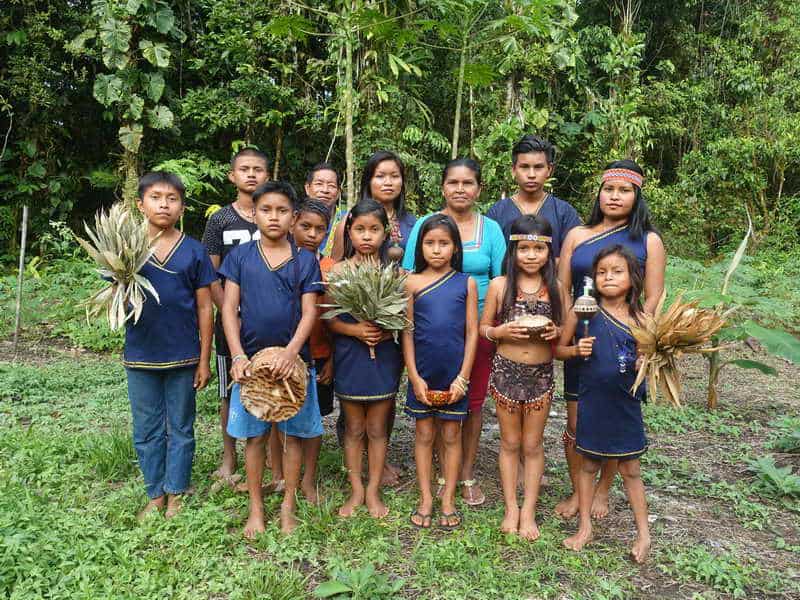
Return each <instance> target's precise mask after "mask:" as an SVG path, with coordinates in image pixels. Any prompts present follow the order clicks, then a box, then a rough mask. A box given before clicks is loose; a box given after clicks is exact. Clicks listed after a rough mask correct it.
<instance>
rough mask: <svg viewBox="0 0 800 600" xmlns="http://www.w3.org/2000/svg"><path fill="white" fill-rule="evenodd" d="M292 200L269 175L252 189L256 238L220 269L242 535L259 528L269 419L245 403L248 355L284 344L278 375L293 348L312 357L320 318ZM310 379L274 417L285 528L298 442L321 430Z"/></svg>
mask: <svg viewBox="0 0 800 600" xmlns="http://www.w3.org/2000/svg"><path fill="white" fill-rule="evenodd" d="M296 206H297V196H296V195H295V192H294V190H293V189H292V186H290V185H289V184H288V183H284V182H282V181H268V182H267V183H264V184H262V185H260V186H259V187H258V188H257V189H256V190H255V191H254V192H253V209H254V211H255V215H254V217H255V222H256V225H258V230H259V232H260V233H261V237H260V239H258V240H254V241H251V242H248V243H246V244H240V245H239V246H237V247H236V248H234V249H233V250H232V251H231V252H230V253H229V254H228V256H227V257H226V258H225V260H224V262H223V263H222V268H221V269H220V271H219V272H220V275H222V276H223V277H225V280H226V283H225V298H224V301H223V303H222V325H223V327H224V328H225V338H226V339H227V341H228V347H229V348H230V351H231V361H232V363H233V366H232V368H231V377H232V378H233V380H234V382H236V383H235V384H234V386H233V389H232V390H231V401H230V413H229V415H228V434H230V435H231V436H233V437H235V438H246V439H247V444H246V446H245V469H246V471H247V491H248V493H249V496H250V507H249V516H248V519H247V523H246V524H245V528H244V535H245V537H248V538H253V537H255V536H256V535H257V534H259V533H263V532H264V503H263V498H262V489H261V479H262V476H263V474H264V457H265V454H266V440H267V438H268V437H269V431H270V425H271V424H270V423H267V422H265V421H261V420H259V419H257V418H256V417H254V416H253V415H251V414H250V413H248V412H247V411H246V410H245V409H244V407H243V406H242V403H241V400H240V386H239V384H240V383H241V382H242V381H243V380H244V379H246V378H247V377H248V376H249V375H250V357H252V356H253V354H255V353H256V352H258V351H259V350H261V349H263V348H267V347H270V346H283V347H284V350H283V352H281V354H279V355H278V357H277V358H276V360H275V361H274V362H273V364H272V370H273V373H274V374H275V375H276V376H277V377H279V378H280V377H286V376H288V375H289V374H290V373H291V370H292V368H293V365H294V361H295V359H296V358H297V356H298V354H299V355H300V356H301V357H302V359H303V360H304V361H305V362H306V364H310V363H311V356H310V353H309V349H308V344H307V341H308V337H309V335H310V334H311V329H312V327H313V326H314V322H315V321H316V318H317V296H318V294H320V293H322V291H323V288H322V284H321V283H320V282H321V281H322V275H321V274H320V269H319V263H318V262H317V258H316V256H314V254H313V253H311V252H309V251H308V250H305V249H297V248H296V247H295V246H294V244H292V243H291V242H290V241H289V239H288V234H289V229H290V228H291V226H292V223H293V221H294V218H295V211H296ZM315 379H316V373H315V372H314V369H313V368H309V381H310V382H312V384H311V385H308V386H307V392H306V400H305V402H304V404H303V406H302V408H301V409H300V412H298V413H297V414H296V415H295V416H294V417H292V418H291V419H289V420H288V421H284V422H282V423H278V429H279V431H280V432H281V436H282V438H283V439H282V441H283V445H284V452H283V474H284V478H285V481H286V484H285V486H286V487H285V489H284V496H283V502H282V504H281V515H280V521H281V531H283V532H284V533H291V532H292V531H293V530H294V528H295V527H296V526H297V520H296V517H295V510H296V499H295V493H296V491H297V487H298V484H299V480H300V464H301V459H302V445H301V440H302V439H310V438H315V437H318V436H320V435H322V418H321V417H320V413H319V404H318V400H317V394H316V386H315V385H313V381H314V380H315Z"/></svg>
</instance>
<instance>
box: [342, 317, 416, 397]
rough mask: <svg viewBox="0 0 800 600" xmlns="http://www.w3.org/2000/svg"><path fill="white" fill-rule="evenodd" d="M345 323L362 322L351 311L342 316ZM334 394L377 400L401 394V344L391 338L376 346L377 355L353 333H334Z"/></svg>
mask: <svg viewBox="0 0 800 600" xmlns="http://www.w3.org/2000/svg"><path fill="white" fill-rule="evenodd" d="M338 318H339V319H341V320H342V321H344V322H345V323H357V322H358V321H357V320H356V319H354V318H353V317H351V316H350V315H348V314H344V315H339V317H338ZM333 369H334V393H335V394H336V396H337V397H338V398H339V400H349V401H350V402H377V401H379V400H389V399H392V398H394V397H395V396H396V395H397V388H398V387H399V386H400V373H401V372H402V370H403V356H402V354H401V352H400V346H399V344H396V343H395V341H394V340H393V339H388V340H385V341H383V342H381V343H380V344H378V345H377V346H375V358H374V359H373V358H371V357H370V354H369V346H367V345H366V344H365V343H364V342H362V341H361V340H359V339H358V338H354V337H352V336H349V335H338V334H337V335H334V336H333Z"/></svg>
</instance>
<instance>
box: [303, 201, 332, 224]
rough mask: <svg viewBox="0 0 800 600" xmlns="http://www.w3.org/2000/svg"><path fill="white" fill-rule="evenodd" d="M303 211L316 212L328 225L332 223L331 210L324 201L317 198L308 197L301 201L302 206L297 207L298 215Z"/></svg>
mask: <svg viewBox="0 0 800 600" xmlns="http://www.w3.org/2000/svg"><path fill="white" fill-rule="evenodd" d="M303 213H314V214H315V215H319V216H320V217H322V218H323V219H324V220H325V224H326V225H330V223H331V211H329V210H328V207H327V206H325V203H324V202H322V201H321V200H317V199H316V198H306V199H305V200H303V201H302V202H301V203H300V206H299V207H298V208H297V215H298V216H300V215H302V214H303Z"/></svg>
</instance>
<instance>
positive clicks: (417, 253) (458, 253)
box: [414, 213, 464, 273]
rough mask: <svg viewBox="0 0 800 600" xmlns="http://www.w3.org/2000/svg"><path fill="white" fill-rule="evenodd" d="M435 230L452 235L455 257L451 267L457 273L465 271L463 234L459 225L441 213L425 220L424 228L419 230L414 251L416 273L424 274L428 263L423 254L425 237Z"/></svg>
mask: <svg viewBox="0 0 800 600" xmlns="http://www.w3.org/2000/svg"><path fill="white" fill-rule="evenodd" d="M434 229H444V230H445V231H446V232H447V233H449V234H450V239H451V240H453V246H454V248H455V249H454V251H453V256H451V257H450V266H451V267H453V268H454V269H455V270H456V271H459V272H461V271H463V270H464V268H463V264H464V249H463V247H462V246H461V234H460V233H459V232H458V225H456V222H455V221H453V219H451V218H450V217H448V216H447V215H443V214H441V213H438V214H435V215H433V216H432V217H428V218H427V219H425V222H424V223H423V224H422V227H420V228H419V233H418V234H417V247H416V248H415V249H414V272H415V273H422V272H423V271H424V270H425V267H427V266H428V263H427V262H425V256H424V255H423V253H422V245H423V244H422V242H423V241H424V239H425V236H426V235H427V234H428V233H430V232H431V231H433V230H434Z"/></svg>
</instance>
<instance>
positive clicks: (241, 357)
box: [231, 354, 247, 363]
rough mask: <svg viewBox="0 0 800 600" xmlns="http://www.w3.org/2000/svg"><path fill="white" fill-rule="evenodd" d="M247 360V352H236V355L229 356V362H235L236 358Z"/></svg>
mask: <svg viewBox="0 0 800 600" xmlns="http://www.w3.org/2000/svg"><path fill="white" fill-rule="evenodd" d="M242 359H244V360H247V354H237V355H236V356H233V357H231V362H232V363H235V362H236V361H237V360H242Z"/></svg>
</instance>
